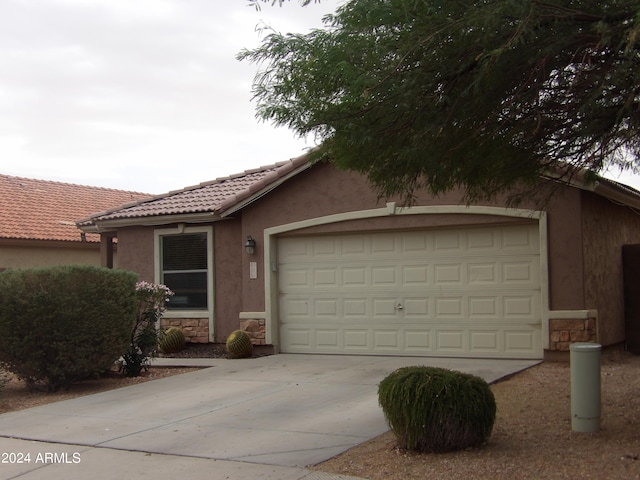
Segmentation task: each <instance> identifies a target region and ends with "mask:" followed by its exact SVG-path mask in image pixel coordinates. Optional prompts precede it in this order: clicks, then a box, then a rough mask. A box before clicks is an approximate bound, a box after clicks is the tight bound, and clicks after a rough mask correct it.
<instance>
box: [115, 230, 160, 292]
mask: <svg viewBox="0 0 640 480" xmlns="http://www.w3.org/2000/svg"><path fill="white" fill-rule="evenodd" d="M153 232H154V229H153V228H152V227H128V228H122V229H120V230H118V257H117V261H116V263H115V266H116V267H117V268H122V269H125V270H130V271H132V272H136V273H137V274H138V275H139V277H140V280H146V281H147V282H153V281H154V280H155V279H154V259H153V256H154V252H153V241H154V240H153Z"/></svg>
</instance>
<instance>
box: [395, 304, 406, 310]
mask: <svg viewBox="0 0 640 480" xmlns="http://www.w3.org/2000/svg"><path fill="white" fill-rule="evenodd" d="M403 308H404V307H403V306H402V305H401V304H398V306H397V307H396V309H397V310H402V309H403Z"/></svg>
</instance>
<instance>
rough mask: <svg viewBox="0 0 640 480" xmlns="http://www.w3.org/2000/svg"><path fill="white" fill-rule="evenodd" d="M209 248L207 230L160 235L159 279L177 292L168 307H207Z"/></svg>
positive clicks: (201, 308)
mask: <svg viewBox="0 0 640 480" xmlns="http://www.w3.org/2000/svg"><path fill="white" fill-rule="evenodd" d="M207 251H208V249H207V234H206V233H185V234H178V235H163V236H161V237H160V281H161V283H163V284H165V285H166V286H167V287H169V288H170V289H171V290H172V291H173V292H174V293H175V295H174V296H173V297H171V300H170V301H169V303H167V308H168V309H170V310H206V309H207V307H208V305H207V297H208V295H207V292H208V285H207V278H208V274H207V265H208V258H207Z"/></svg>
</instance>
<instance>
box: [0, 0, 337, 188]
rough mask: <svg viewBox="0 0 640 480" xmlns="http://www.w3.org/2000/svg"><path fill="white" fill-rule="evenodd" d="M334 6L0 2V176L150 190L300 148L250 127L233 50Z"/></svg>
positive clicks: (285, 135) (243, 76)
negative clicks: (263, 27) (261, 31)
mask: <svg viewBox="0 0 640 480" xmlns="http://www.w3.org/2000/svg"><path fill="white" fill-rule="evenodd" d="M336 5H337V0H323V1H322V2H321V3H320V4H312V5H310V6H308V7H306V8H302V7H300V6H299V5H298V4H297V2H296V1H295V0H292V1H291V2H289V3H288V4H286V5H285V6H284V7H282V8H279V7H270V6H267V4H264V7H263V8H262V10H261V11H260V12H257V11H256V10H255V9H253V8H251V7H248V6H247V2H245V1H243V0H233V1H231V0H229V1H225V2H211V1H210V0H190V1H189V2H184V1H181V0H164V1H160V0H143V1H142V0H136V1H135V2H132V1H130V0H31V1H29V2H24V1H22V0H3V1H2V2H0V153H1V154H2V157H3V158H4V159H5V160H4V161H3V163H2V168H1V169H0V172H1V173H7V174H11V175H21V176H28V177H36V178H50V179H54V180H62V181H71V182H76V183H88V184H94V185H100V186H108V187H115V188H126V189H134V190H141V191H148V192H153V193H160V192H164V191H168V190H172V189H176V188H180V187H182V186H185V185H191V184H194V183H199V182H202V181H207V180H210V179H212V178H216V177H219V176H226V175H229V174H231V173H235V172H238V171H241V170H244V169H248V168H253V167H256V166H259V165H264V164H270V163H274V162H278V161H282V160H285V159H287V158H290V157H294V156H297V155H299V154H301V153H302V149H303V148H304V147H305V145H306V144H305V143H304V142H302V141H301V140H298V139H295V138H294V136H293V134H292V133H291V132H288V131H286V130H284V129H277V130H276V129H274V128H272V127H270V126H269V125H264V124H259V123H258V122H257V121H256V120H255V114H254V105H253V104H252V103H250V98H251V92H250V87H251V82H252V79H253V75H254V74H255V69H256V67H255V66H252V65H249V64H246V63H240V62H238V61H237V60H236V59H235V55H236V54H237V53H238V52H239V51H240V50H241V49H242V48H244V47H249V48H251V47H254V46H257V45H258V44H259V41H260V37H259V35H258V33H257V32H256V30H255V29H256V26H257V25H258V24H259V23H260V22H262V21H264V22H266V23H270V24H271V25H272V26H273V27H274V28H276V29H278V30H282V31H306V30H308V28H310V27H311V26H320V25H321V23H320V18H321V17H322V16H323V15H324V14H325V13H327V12H330V11H333V9H334V8H335V6H336Z"/></svg>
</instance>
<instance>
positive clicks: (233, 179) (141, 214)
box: [78, 155, 309, 226]
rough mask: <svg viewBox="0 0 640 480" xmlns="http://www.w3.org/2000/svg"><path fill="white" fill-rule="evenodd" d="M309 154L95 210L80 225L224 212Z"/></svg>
mask: <svg viewBox="0 0 640 480" xmlns="http://www.w3.org/2000/svg"><path fill="white" fill-rule="evenodd" d="M307 165H309V158H308V157H307V156H306V155H302V156H300V157H297V158H293V159H291V160H289V161H286V162H281V163H277V164H275V165H269V166H264V167H260V168H256V169H254V170H247V171H245V172H243V173H239V174H236V175H232V176H230V177H224V178H218V179H216V180H213V181H210V182H205V183H201V184H199V185H194V186H191V187H187V188H184V189H181V190H175V191H172V192H169V193H166V194H163V195H157V196H155V197H152V198H149V199H145V200H141V201H138V202H134V203H132V204H130V205H124V206H122V207H121V208H114V209H111V210H107V211H104V212H99V213H94V214H93V215H91V216H90V217H88V218H86V219H83V220H80V221H79V222H78V224H79V225H80V226H89V225H91V224H94V223H95V222H100V221H109V220H119V219H139V218H145V217H147V218H148V217H159V216H168V215H187V214H198V213H209V214H213V215H220V216H222V215H224V212H225V211H227V210H229V209H232V208H233V207H236V206H238V205H239V204H241V203H242V202H243V201H244V200H248V199H250V198H251V197H252V196H253V195H256V194H258V193H259V192H261V191H263V190H265V189H268V188H270V187H272V186H273V185H274V184H277V182H278V181H279V180H280V179H282V178H283V177H285V176H287V175H289V174H291V173H294V172H295V171H296V170H297V169H299V168H306V166H307Z"/></svg>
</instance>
